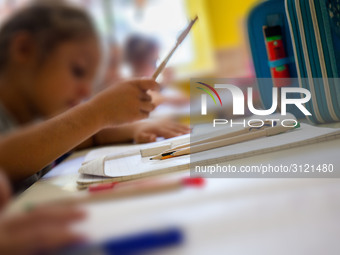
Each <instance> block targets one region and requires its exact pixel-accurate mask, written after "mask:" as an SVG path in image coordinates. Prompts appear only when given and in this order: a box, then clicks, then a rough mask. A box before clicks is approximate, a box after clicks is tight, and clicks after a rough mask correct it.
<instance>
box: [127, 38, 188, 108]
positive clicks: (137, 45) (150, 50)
mask: <svg viewBox="0 0 340 255" xmlns="http://www.w3.org/2000/svg"><path fill="white" fill-rule="evenodd" d="M158 59H159V44H158V42H157V41H156V40H154V39H152V38H150V37H147V36H143V35H137V34H136V35H131V36H130V37H129V38H128V39H127V41H126V43H125V48H124V60H125V62H126V63H127V65H128V66H129V69H130V71H131V75H132V77H136V78H138V77H152V75H153V73H154V72H155V70H156V68H157V65H156V64H157V61H158ZM172 82H173V73H172V71H171V68H166V69H165V70H164V71H163V81H162V82H161V85H162V87H163V88H161V89H160V90H153V91H149V92H148V93H149V94H150V95H151V96H152V102H153V103H154V104H155V105H156V106H157V105H160V104H171V105H174V106H178V105H183V104H188V102H189V99H188V98H187V97H186V96H184V95H183V94H182V93H179V91H176V92H177V93H175V95H171V94H169V93H167V92H169V87H170V86H171V84H172ZM172 91H173V89H172Z"/></svg>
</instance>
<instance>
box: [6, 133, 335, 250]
mask: <svg viewBox="0 0 340 255" xmlns="http://www.w3.org/2000/svg"><path fill="white" fill-rule="evenodd" d="M339 145H340V139H338V140H334V141H328V142H323V143H319V144H314V145H308V146H303V147H299V148H293V149H289V150H284V151H279V152H273V153H268V154H265V155H260V156H255V157H250V158H246V159H242V160H234V161H232V162H226V163H225V164H229V163H232V164H233V165H236V166H240V165H246V164H260V163H271V164H282V163H285V162H289V163H292V162H296V163H306V162H308V163H310V164H319V163H332V164H334V166H335V169H334V170H335V171H340V169H339V167H340V156H339ZM316 148H317V149H316ZM320 152H322V153H321V154H320ZM85 153H86V152H80V153H75V154H74V155H72V156H71V157H70V158H69V159H68V160H66V161H65V162H63V163H62V164H60V165H59V166H57V167H56V168H54V169H53V170H52V171H51V172H50V173H49V174H48V175H46V176H45V177H44V178H43V179H41V180H40V181H38V182H37V183H35V184H34V185H33V186H32V187H30V188H29V189H28V190H27V191H25V192H24V193H23V194H22V195H21V196H20V197H18V198H17V199H16V200H15V201H14V202H13V203H12V205H11V207H10V208H9V212H11V211H15V210H20V209H21V208H23V207H24V206H25V205H26V204H28V203H32V202H33V203H34V202H43V201H50V200H51V199H53V198H60V197H67V196H70V195H72V194H74V193H75V192H79V191H77V189H76V178H77V170H78V168H79V166H80V164H81V162H82V160H83V158H84V155H85ZM320 155H322V156H320ZM173 175H174V176H188V175H189V171H184V172H180V173H174V174H173ZM85 208H86V210H88V212H89V218H88V219H87V220H86V221H85V222H83V223H81V224H80V225H78V226H76V227H77V228H78V229H79V230H81V231H84V232H85V233H86V234H88V236H89V237H90V238H91V239H92V240H103V239H106V238H108V237H110V238H115V237H119V236H122V235H129V234H132V233H136V232H138V231H144V230H149V229H162V228H165V227H169V226H176V227H179V228H181V229H182V230H183V233H184V236H185V238H186V239H185V243H184V245H182V246H180V247H176V248H174V249H172V250H168V251H167V252H166V254H207V253H210V254H214V253H215V254H338V253H339V250H340V243H339V241H338V235H339V233H340V220H339V217H340V179H322V178H314V179H305V178H295V179H285V178H275V179H273V178H256V179H231V178H219V179H212V178H210V179H207V183H206V185H205V187H204V188H202V189H193V188H187V189H182V190H178V191H175V192H170V193H167V194H161V195H153V196H148V197H138V198H130V199H125V200H119V201H107V202H102V203H97V204H92V205H87V206H85ZM162 254H164V252H162Z"/></svg>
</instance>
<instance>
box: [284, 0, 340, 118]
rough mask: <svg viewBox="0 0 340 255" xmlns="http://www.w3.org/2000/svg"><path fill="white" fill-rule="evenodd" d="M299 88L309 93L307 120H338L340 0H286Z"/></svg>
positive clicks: (339, 94) (339, 109) (339, 98)
mask: <svg viewBox="0 0 340 255" xmlns="http://www.w3.org/2000/svg"><path fill="white" fill-rule="evenodd" d="M285 7H286V12H287V18H288V23H289V25H290V32H291V36H292V40H293V47H294V53H295V59H296V67H297V71H298V77H299V85H300V87H303V88H306V89H308V90H309V91H310V92H311V96H312V97H311V100H310V101H309V103H306V108H307V109H308V110H309V111H310V112H311V113H312V116H309V117H308V118H309V120H310V121H312V122H314V123H327V122H335V121H339V120H340V84H339V81H338V79H336V78H339V74H340V1H339V0H308V1H306V0H286V1H285Z"/></svg>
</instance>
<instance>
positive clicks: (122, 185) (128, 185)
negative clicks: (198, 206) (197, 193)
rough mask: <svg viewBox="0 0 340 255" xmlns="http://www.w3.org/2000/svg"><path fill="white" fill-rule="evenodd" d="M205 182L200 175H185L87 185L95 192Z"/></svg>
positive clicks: (187, 185) (184, 185) (200, 184)
mask: <svg viewBox="0 0 340 255" xmlns="http://www.w3.org/2000/svg"><path fill="white" fill-rule="evenodd" d="M204 184H205V180H204V179H203V178H201V177H195V178H190V177H186V178H183V179H180V180H175V181H173V180H171V181H166V182H165V181H132V182H112V183H101V184H94V185H90V186H89V192H91V193H95V192H99V191H103V192H104V191H109V190H111V189H114V190H117V192H118V191H123V190H127V189H135V190H136V191H138V190H144V189H149V188H151V189H153V188H155V189H157V188H159V189H160V190H162V189H163V187H173V188H180V187H202V186H203V185H204Z"/></svg>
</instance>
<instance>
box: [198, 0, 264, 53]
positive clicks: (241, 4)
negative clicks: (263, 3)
mask: <svg viewBox="0 0 340 255" xmlns="http://www.w3.org/2000/svg"><path fill="white" fill-rule="evenodd" d="M204 1H205V9H206V13H207V14H206V15H207V18H208V20H209V28H210V29H209V30H210V33H211V39H212V44H213V47H214V49H221V48H227V47H237V46H238V45H240V44H241V43H242V40H243V37H244V36H243V34H242V33H243V25H244V24H243V23H244V20H245V17H246V15H247V14H248V12H249V10H250V9H251V8H252V7H253V6H254V4H256V3H258V2H260V1H259V0H239V1H235V0H204Z"/></svg>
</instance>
